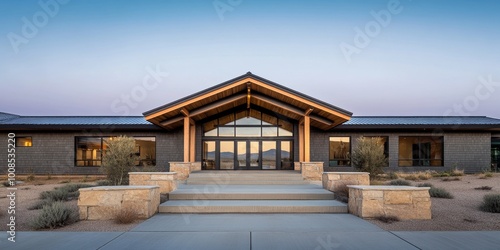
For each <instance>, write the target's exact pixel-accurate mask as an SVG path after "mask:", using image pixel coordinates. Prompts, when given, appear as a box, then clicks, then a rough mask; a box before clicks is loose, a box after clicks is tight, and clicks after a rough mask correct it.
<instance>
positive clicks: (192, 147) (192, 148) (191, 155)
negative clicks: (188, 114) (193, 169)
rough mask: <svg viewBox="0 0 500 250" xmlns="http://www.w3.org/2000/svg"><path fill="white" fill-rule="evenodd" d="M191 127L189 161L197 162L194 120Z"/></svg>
mask: <svg viewBox="0 0 500 250" xmlns="http://www.w3.org/2000/svg"><path fill="white" fill-rule="evenodd" d="M191 121H192V123H191V125H190V128H189V161H190V162H195V154H194V152H195V143H196V125H195V123H194V121H193V120H191Z"/></svg>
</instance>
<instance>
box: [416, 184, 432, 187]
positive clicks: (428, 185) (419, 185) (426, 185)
mask: <svg viewBox="0 0 500 250" xmlns="http://www.w3.org/2000/svg"><path fill="white" fill-rule="evenodd" d="M417 187H434V185H432V184H430V183H419V184H417Z"/></svg>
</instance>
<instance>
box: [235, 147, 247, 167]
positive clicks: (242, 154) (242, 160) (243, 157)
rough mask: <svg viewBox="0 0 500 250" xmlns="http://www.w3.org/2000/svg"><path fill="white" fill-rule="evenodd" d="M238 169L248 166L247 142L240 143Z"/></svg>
mask: <svg viewBox="0 0 500 250" xmlns="http://www.w3.org/2000/svg"><path fill="white" fill-rule="evenodd" d="M237 146H238V156H237V157H238V167H246V166H247V142H246V141H238V144H237Z"/></svg>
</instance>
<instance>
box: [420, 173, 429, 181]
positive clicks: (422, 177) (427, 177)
mask: <svg viewBox="0 0 500 250" xmlns="http://www.w3.org/2000/svg"><path fill="white" fill-rule="evenodd" d="M430 178H431V176H430V174H419V175H418V179H420V180H423V181H425V180H428V179H430Z"/></svg>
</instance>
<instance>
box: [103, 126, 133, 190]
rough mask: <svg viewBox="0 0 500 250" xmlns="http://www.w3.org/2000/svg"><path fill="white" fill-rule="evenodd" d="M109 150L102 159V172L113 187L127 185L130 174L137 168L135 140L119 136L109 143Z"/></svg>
mask: <svg viewBox="0 0 500 250" xmlns="http://www.w3.org/2000/svg"><path fill="white" fill-rule="evenodd" d="M107 144H108V148H107V150H106V151H105V152H104V155H103V157H102V166H101V167H100V170H101V171H102V172H103V173H105V174H106V176H107V179H108V180H109V181H110V182H111V183H112V184H113V185H127V184H128V173H129V172H130V171H131V170H132V168H133V167H134V166H135V161H136V160H137V156H136V155H135V140H134V138H131V137H127V136H119V137H116V138H113V140H109V141H108V142H107Z"/></svg>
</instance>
